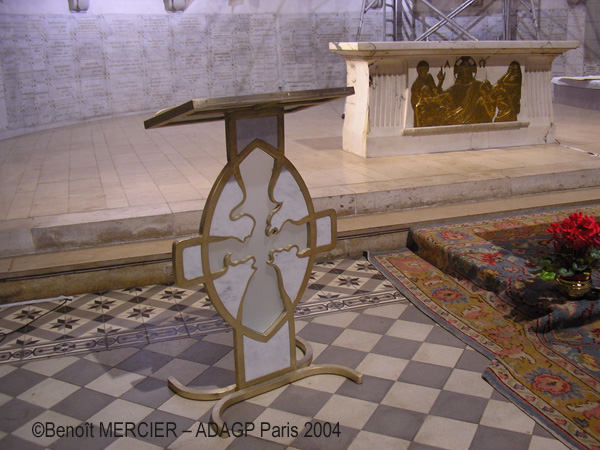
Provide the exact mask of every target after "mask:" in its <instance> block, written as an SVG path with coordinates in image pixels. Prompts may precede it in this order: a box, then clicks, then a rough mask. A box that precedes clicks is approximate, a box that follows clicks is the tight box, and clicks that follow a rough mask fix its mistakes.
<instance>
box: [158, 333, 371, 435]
mask: <svg viewBox="0 0 600 450" xmlns="http://www.w3.org/2000/svg"><path fill="white" fill-rule="evenodd" d="M296 347H298V348H299V349H300V350H301V351H302V352H303V353H304V356H303V357H302V359H300V360H298V369H296V370H294V371H292V372H287V373H285V374H283V375H280V376H278V377H275V378H272V379H270V380H267V381H263V382H262V383H259V384H255V385H253V386H250V387H247V388H244V389H240V390H236V385H235V384H232V385H230V386H227V387H224V388H218V389H195V388H190V387H187V386H184V385H183V384H181V383H180V382H179V381H177V380H176V379H175V378H173V377H169V379H168V384H169V388H171V390H172V391H173V392H175V393H176V394H177V395H179V396H180V397H184V398H187V399H190V400H218V399H220V400H219V401H218V402H217V404H216V405H215V406H214V407H213V410H212V414H211V425H212V427H213V428H214V430H215V432H216V433H217V434H218V435H219V436H220V437H222V438H226V437H228V436H229V432H228V428H227V427H226V426H225V423H224V422H223V419H222V418H221V416H222V414H223V412H225V410H226V409H227V408H229V407H230V406H232V405H235V404H236V403H239V402H241V401H244V400H248V399H249V398H253V397H256V396H257V395H260V394H264V393H265V392H269V391H272V390H274V389H277V388H279V387H281V386H285V385H286V384H291V383H293V382H295V381H298V380H302V379H304V378H307V377H311V376H313V375H340V376H342V377H346V378H348V379H349V380H352V381H354V382H355V383H357V384H360V383H362V374H361V373H360V372H357V371H356V370H354V369H350V368H349V367H345V366H340V365H338V364H319V365H315V366H311V365H310V363H311V362H312V348H311V346H310V344H309V343H308V342H306V341H305V340H304V339H302V338H299V337H296Z"/></svg>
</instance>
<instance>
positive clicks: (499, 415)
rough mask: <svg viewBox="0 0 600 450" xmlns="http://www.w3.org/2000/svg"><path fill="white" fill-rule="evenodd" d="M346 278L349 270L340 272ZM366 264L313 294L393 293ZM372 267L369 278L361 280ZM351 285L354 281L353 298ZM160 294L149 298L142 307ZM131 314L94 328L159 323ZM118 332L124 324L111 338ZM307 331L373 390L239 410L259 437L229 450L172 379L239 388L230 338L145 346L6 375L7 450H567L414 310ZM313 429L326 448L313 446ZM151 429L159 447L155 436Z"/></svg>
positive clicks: (1, 399)
mask: <svg viewBox="0 0 600 450" xmlns="http://www.w3.org/2000/svg"><path fill="white" fill-rule="evenodd" d="M344 264H346V269H348V270H342V269H341V267H342V266H343V265H344ZM367 264H368V263H366V262H365V261H364V260H359V261H352V260H343V261H341V262H340V261H338V262H337V263H336V264H335V266H331V267H335V273H332V272H329V273H327V274H326V275H323V276H321V277H318V276H317V278H318V280H316V282H315V283H313V286H315V285H316V286H318V287H319V289H318V290H314V291H315V292H321V293H327V294H330V295H332V296H335V295H336V293H337V294H341V295H340V296H339V297H337V299H338V300H339V299H342V300H345V299H347V298H348V297H347V296H346V294H347V292H348V291H344V289H348V286H344V284H345V285H348V284H350V285H352V288H353V289H355V293H354V294H355V295H356V291H361V290H362V291H363V294H364V293H365V292H364V291H368V292H371V293H372V291H370V289H369V287H368V286H367V285H368V284H369V283H370V284H371V286H373V285H375V284H376V282H378V283H379V285H380V286H382V285H385V282H383V281H382V280H375V279H373V278H371V279H370V281H366V282H364V283H363V282H362V281H361V280H362V279H363V278H361V276H360V275H357V273H360V272H362V271H369V270H372V269H369V268H368V267H367ZM326 267H327V265H324V266H320V269H325V268H326ZM359 267H362V268H363V269H361V270H357V269H358V268H359ZM340 280H347V281H346V282H344V283H342V285H340ZM153 289H155V288H154V287H147V288H144V289H142V290H141V291H139V292H138V293H137V295H138V299H139V298H141V297H144V296H145V295H144V294H145V293H146V295H147V294H148V293H149V292H151V291H152V290H153ZM158 289H159V292H158V293H155V295H153V297H152V298H156V296H157V295H159V296H164V295H167V291H168V290H169V289H170V292H173V289H174V288H173V287H168V288H166V287H160V288H158ZM382 292H383V291H382ZM327 294H325V295H327ZM360 294H361V293H360V292H359V293H358V295H360ZM123 295H125V293H123ZM127 295H131V293H127ZM177 295H178V294H174V295H172V297H177ZM197 297H198V298H197V300H196V301H202V299H201V298H200V297H201V296H200V295H198V296H197ZM350 297H351V296H350ZM81 298H83V297H81ZM102 298H103V299H106V300H107V302H110V301H113V300H114V301H115V304H116V303H118V302H117V300H122V301H127V300H123V299H119V298H118V296H116V294H115V295H112V296H111V297H106V296H104V297H98V296H96V297H95V299H102ZM185 298H187V296H183V295H182V298H181V299H179V298H177V299H173V300H171V299H167V298H165V299H163V300H165V301H171V302H172V303H171V304H172V305H181V304H182V303H183V302H184V300H185ZM175 300H178V301H175ZM332 300H333V299H332ZM334 301H335V300H334ZM129 303H132V306H131V308H130V310H131V313H132V312H133V310H134V308H138V309H140V306H139V303H135V302H129ZM94 304H97V303H95V301H91V302H88V303H85V305H81V306H80V307H78V308H77V309H76V310H72V311H69V313H65V314H64V315H63V316H62V317H63V320H65V321H67V320H68V318H67V317H71V315H73V317H79V316H76V312H77V311H80V312H81V313H82V316H81V317H82V318H83V317H84V316H85V314H83V312H88V311H89V310H90V308H89V306H90V305H94ZM86 305H87V307H86ZM135 305H138V306H135ZM107 306H109V304H107ZM34 307H35V308H37V306H34ZM153 307H155V306H153V305H151V306H149V308H153ZM98 308H99V309H102V307H101V306H99V307H98ZM111 308H112V306H111V307H109V308H108V312H110V310H111ZM178 308H179V309H177V308H175V309H177V314H179V315H180V316H183V315H184V311H185V310H184V309H181V308H180V307H178ZM199 309H200V310H201V309H202V308H199ZM128 311H129V310H128ZM144 311H145V312H148V309H146V310H144ZM108 312H107V311H105V313H107V314H108ZM131 313H130V312H123V311H121V312H120V313H119V314H117V315H116V316H114V317H112V316H111V318H110V319H109V320H107V321H103V322H96V323H97V325H95V326H100V325H101V324H103V325H102V326H104V329H105V330H106V329H107V326H108V327H109V328H110V326H115V327H117V326H118V327H120V328H121V327H122V328H126V327H127V326H128V325H129V324H134V325H138V327H139V326H140V323H141V324H146V325H148V324H150V322H151V321H152V320H153V319H154V317H153V316H152V315H150V317H144V312H141V313H140V314H138V315H139V316H141V317H142V318H144V319H147V322H146V321H145V320H144V321H142V320H140V322H138V321H137V320H132V319H133V317H129V315H130V314H131ZM22 314H25V315H27V313H26V312H25V313H22ZM96 317H97V314H96ZM157 317H158V316H157ZM117 319H118V320H121V321H118V322H115V324H114V325H111V324H110V323H111V321H113V320H117ZM58 320H59V316H56V317H55V318H53V320H52V321H48V322H46V324H47V325H46V327H45V328H44V327H41V328H43V329H45V330H48V332H49V331H50V330H52V331H53V332H56V330H55V329H53V325H54V324H56V323H59V322H58ZM80 320H82V319H80ZM154 320H155V321H156V320H158V319H154ZM167 320H169V319H167ZM92 322H93V320H92ZM156 324H157V326H158V322H156ZM145 329H146V330H148V328H145ZM296 329H297V334H298V335H299V336H301V337H303V338H304V339H306V340H308V341H309V342H310V343H311V345H312V347H313V350H314V363H317V364H319V363H334V364H342V365H346V366H349V367H352V368H355V369H357V370H359V371H360V372H362V373H363V375H364V381H363V383H362V384H361V385H357V384H354V383H353V382H351V381H349V380H345V379H344V378H341V377H338V376H334V375H319V376H315V377H311V378H306V379H304V380H301V381H298V382H296V383H294V384H293V385H289V386H285V387H282V388H279V389H277V390H275V391H272V392H268V393H265V394H263V395H261V396H258V397H255V398H253V399H250V400H247V401H245V402H242V403H239V404H237V405H234V406H232V407H231V408H229V409H228V410H227V411H226V412H225V414H224V419H225V420H226V421H227V422H228V423H230V424H232V426H233V424H234V423H238V425H237V427H238V428H235V429H236V430H237V432H239V434H242V431H241V427H243V426H244V424H245V423H247V424H250V423H251V424H252V425H247V426H248V428H252V426H254V429H253V430H249V431H248V433H247V435H245V436H244V435H242V436H239V437H234V436H232V437H230V438H227V439H221V438H218V437H210V436H208V435H207V434H209V433H208V426H207V422H208V421H209V420H210V411H211V408H212V406H213V405H214V404H215V402H194V401H191V400H186V399H183V398H180V397H178V396H176V395H175V394H174V393H173V392H171V391H170V390H169V389H168V387H167V384H166V378H167V377H168V376H176V377H177V378H178V379H179V380H180V381H181V382H182V383H186V384H188V385H190V386H196V387H206V386H226V385H229V384H232V383H233V382H234V372H233V351H232V347H231V343H232V333H230V332H213V333H210V334H207V335H204V336H203V335H201V334H199V333H198V334H197V335H194V336H188V337H183V338H180V339H167V340H165V339H157V340H156V341H153V340H149V341H140V342H136V343H135V345H128V346H121V347H115V348H113V347H109V350H108V351H101V352H88V353H71V354H66V355H65V356H62V357H57V358H49V359H39V360H34V361H21V362H12V363H6V364H2V365H0V405H1V406H0V448H3V449H4V448H6V449H14V450H18V449H28V450H30V449H31V450H36V449H44V448H48V449H52V450H54V449H60V450H63V449H64V450H68V449H81V448H85V449H86V450H94V449H104V448H107V449H110V450H116V449H143V450H145V449H148V450H150V449H162V448H169V449H172V450H177V449H200V448H210V449H225V448H227V449H285V448H295V449H306V450H308V449H310V450H312V449H319V448H327V449H346V448H350V449H374V448H386V449H387V448H389V449H410V450H427V449H429V450H433V449H450V450H462V449H472V450H476V449H480V450H483V449H485V450H489V449H493V450H503V449H507V450H508V449H510V450H520V449H524V450H525V449H530V450H540V449H544V450H553V449H564V448H565V447H564V446H563V445H562V444H560V443H559V442H558V441H557V440H555V439H554V438H553V437H551V436H550V435H549V434H548V433H547V432H546V431H545V430H544V429H542V428H541V427H540V426H539V425H537V424H535V422H534V421H533V420H532V419H530V418H529V417H527V416H526V415H525V414H524V413H522V412H521V411H520V410H518V409H517V408H516V407H515V406H513V405H512V403H510V402H508V401H507V400H506V399H504V398H503V397H502V396H500V395H499V394H497V393H496V392H495V391H494V390H493V389H492V388H491V387H490V386H489V385H488V384H487V383H485V381H483V380H482V379H481V373H482V371H483V370H484V368H485V367H486V366H487V364H488V360H487V359H486V358H484V357H483V356H481V355H480V354H478V353H477V352H475V351H474V350H473V349H471V348H469V347H468V346H466V345H465V344H464V343H462V342H461V341H459V340H457V339H456V338H454V337H453V336H452V335H450V334H449V333H448V332H446V331H445V330H444V329H443V328H441V327H440V326H439V325H437V324H435V323H434V322H432V321H431V320H430V319H429V318H427V317H426V316H425V315H423V314H422V313H421V312H420V311H418V310H417V309H416V308H415V307H414V306H412V305H411V304H410V303H408V301H406V300H403V299H399V300H398V299H397V300H395V301H394V302H393V303H389V304H383V305H379V306H373V307H368V308H364V304H363V307H362V308H361V309H354V310H352V309H347V310H345V311H344V310H343V308H342V310H340V312H337V313H335V314H314V315H306V316H304V317H299V318H297V321H296ZM67 335H68V333H65V334H64V336H67ZM147 336H150V334H147ZM65 340H68V339H67V338H66V337H65ZM120 422H131V423H134V424H136V425H135V428H134V429H133V432H134V433H135V436H133V433H132V432H131V431H130V432H128V436H127V437H116V436H115V435H114V434H116V433H115V430H116V428H114V427H117V426H118V425H119V423H120ZM38 423H41V424H42V425H37V424H38ZM308 423H310V424H311V425H307V424H308ZM41 426H43V427H45V435H44V436H43V437H40V438H36V437H34V436H33V432H34V431H39V430H40V428H39V427H41ZM109 426H112V427H113V432H112V433H110V432H109V433H107V432H106V431H107V429H108V427H109ZM311 426H312V430H313V435H314V436H313V437H310V436H307V432H308V430H309V427H311ZM59 427H64V428H59ZM68 427H71V428H68ZM148 427H153V428H148ZM151 429H152V430H153V431H155V433H150V430H151ZM69 430H71V431H70V434H69ZM101 430H103V431H104V433H103V434H104V435H103V436H101V435H100V434H101ZM167 430H174V431H167ZM65 433H67V434H66V435H65ZM122 433H124V430H122ZM77 434H79V435H80V436H81V437H77ZM319 434H320V437H316V435H319Z"/></svg>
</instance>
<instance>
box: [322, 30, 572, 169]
mask: <svg viewBox="0 0 600 450" xmlns="http://www.w3.org/2000/svg"><path fill="white" fill-rule="evenodd" d="M578 45H579V43H578V42H577V41H452V42H451V41H444V42H431V41H430V42H333V43H330V44H329V49H330V50H331V51H333V52H335V53H337V54H339V55H341V56H342V57H343V58H344V60H345V61H346V69H347V85H348V86H353V87H354V90H355V95H353V96H351V97H348V98H347V99H346V108H345V121H344V130H343V145H344V150H346V151H348V152H351V153H354V154H356V155H360V156H362V157H365V158H368V157H380V156H396V155H404V154H416V153H433V152H447V151H457V150H469V149H485V148H497V147H510V146H517V145H532V144H545V143H551V142H554V140H555V138H554V124H553V112H552V96H551V79H552V73H551V68H552V61H553V60H554V58H555V57H557V56H559V55H560V54H562V53H564V52H566V51H568V50H571V49H574V48H577V47H578ZM517 80H518V84H519V85H520V89H519V88H518V86H517ZM507 92H510V95H508V94H507ZM417 97H418V99H417ZM475 110H477V111H479V112H474V111H475ZM486 110H487V112H486ZM419 117H422V118H424V119H422V120H419Z"/></svg>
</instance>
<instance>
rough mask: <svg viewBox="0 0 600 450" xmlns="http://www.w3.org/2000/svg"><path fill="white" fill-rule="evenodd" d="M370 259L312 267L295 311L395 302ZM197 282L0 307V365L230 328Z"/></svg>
mask: <svg viewBox="0 0 600 450" xmlns="http://www.w3.org/2000/svg"><path fill="white" fill-rule="evenodd" d="M401 297H402V296H401V295H400V294H399V293H398V292H397V291H396V289H394V288H393V287H392V285H391V284H389V283H388V282H386V280H385V278H384V277H383V276H382V275H381V274H380V273H379V272H378V271H377V270H376V269H375V268H373V267H372V266H371V265H370V264H368V262H366V261H355V260H350V259H345V260H337V261H329V262H322V263H318V264H316V265H315V266H314V268H313V271H312V274H311V277H310V280H309V284H308V286H307V289H306V292H305V294H304V296H303V298H302V300H301V302H300V304H299V306H298V308H297V310H296V317H309V316H313V315H316V314H323V313H326V312H332V311H345V310H352V309H356V308H362V307H365V306H368V305H374V304H386V303H389V302H396V301H397V300H398V299H399V298H401ZM228 329H229V326H228V325H227V324H226V323H225V322H224V321H223V319H222V318H221V317H220V316H219V315H218V313H217V312H216V311H215V309H214V308H213V306H212V304H211V303H210V301H209V300H208V296H207V295H206V291H205V290H204V287H203V286H198V287H197V288H189V289H181V288H179V287H177V286H166V285H151V286H144V287H139V288H133V289H127V290H121V291H108V292H103V293H93V294H85V295H79V296H76V297H74V298H73V299H72V300H65V299H61V300H54V301H49V302H40V303H34V304H26V305H16V306H10V307H4V308H0V363H6V362H13V361H22V360H32V359H38V358H45V357H47V356H56V355H66V354H73V353H78V352H90V351H98V350H106V349H112V348H118V347H124V346H130V345H144V344H148V343H153V342H159V341H163V340H169V339H174V338H181V337H195V336H203V335H206V334H208V333H212V332H216V331H223V330H228Z"/></svg>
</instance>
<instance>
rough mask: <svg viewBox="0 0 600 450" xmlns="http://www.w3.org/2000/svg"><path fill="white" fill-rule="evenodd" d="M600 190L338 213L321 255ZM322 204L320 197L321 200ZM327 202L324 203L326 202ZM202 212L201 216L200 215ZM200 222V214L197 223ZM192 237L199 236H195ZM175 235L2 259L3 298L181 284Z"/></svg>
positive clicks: (391, 242) (396, 242)
mask: <svg viewBox="0 0 600 450" xmlns="http://www.w3.org/2000/svg"><path fill="white" fill-rule="evenodd" d="M599 199H600V188H588V189H574V190H565V191H560V192H551V193H544V194H537V195H526V196H519V197H510V198H506V199H492V200H482V201H476V202H468V203H453V204H448V205H443V206H428V207H421V208H413V209H405V210H402V211H391V212H379V213H371V214H361V215H351V216H350V215H346V216H340V217H338V245H337V247H336V249H335V250H333V251H331V252H329V253H328V254H323V255H321V256H320V259H321V260H324V259H331V258H338V257H344V256H357V255H360V254H362V253H363V252H364V251H365V250H370V251H384V250H392V249H394V248H401V247H404V246H406V243H407V239H408V231H409V229H410V227H412V226H415V225H422V224H428V223H439V222H446V221H454V220H472V219H475V218H480V217H486V216H490V215H497V214H502V213H515V212H518V211H525V210H530V209H534V208H540V207H550V206H568V205H573V206H574V207H575V206H576V205H578V204H585V203H593V202H597V201H599ZM315 203H316V202H315ZM321 207H324V206H321ZM196 214H197V213H196ZM198 222H199V218H198V220H197V221H196V226H195V227H194V228H197V223H198ZM190 234H191V233H190ZM172 242H173V237H162V236H161V237H158V238H154V239H147V240H143V241H136V242H128V243H120V244H110V245H100V244H97V245H95V246H92V245H91V243H90V245H89V246H88V248H71V249H62V250H55V251H46V252H43V253H37V254H26V255H16V256H9V257H5V258H0V303H12V302H17V301H27V300H32V299H39V298H49V297H56V296H59V295H75V294H81V293H87V292H97V291H105V290H110V289H121V288H128V287H133V286H143V285H147V284H156V283H171V282H173V274H172V263H171V246H172Z"/></svg>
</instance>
